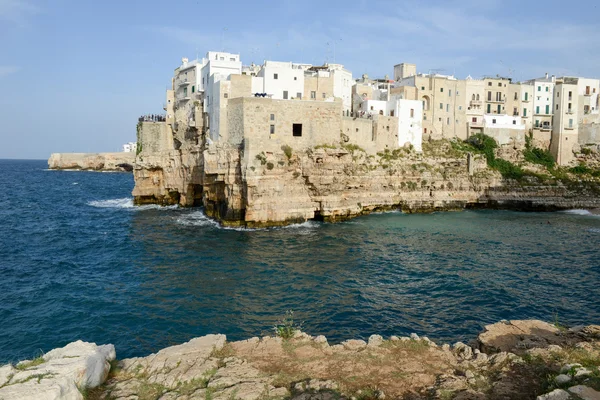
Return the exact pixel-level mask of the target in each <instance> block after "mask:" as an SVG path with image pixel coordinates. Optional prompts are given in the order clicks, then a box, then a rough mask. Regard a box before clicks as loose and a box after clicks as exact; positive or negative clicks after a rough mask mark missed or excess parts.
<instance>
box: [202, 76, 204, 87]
mask: <svg viewBox="0 0 600 400" xmlns="http://www.w3.org/2000/svg"><path fill="white" fill-rule="evenodd" d="M202 84H203V85H204V77H202Z"/></svg>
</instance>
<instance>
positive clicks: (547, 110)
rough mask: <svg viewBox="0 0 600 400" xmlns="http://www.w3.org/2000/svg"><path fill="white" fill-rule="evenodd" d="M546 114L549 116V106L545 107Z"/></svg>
mask: <svg viewBox="0 0 600 400" xmlns="http://www.w3.org/2000/svg"><path fill="white" fill-rule="evenodd" d="M546 114H550V106H549V105H546Z"/></svg>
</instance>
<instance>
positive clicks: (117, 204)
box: [87, 197, 178, 210]
mask: <svg viewBox="0 0 600 400" xmlns="http://www.w3.org/2000/svg"><path fill="white" fill-rule="evenodd" d="M87 205H88V206H92V207H97V208H121V209H129V210H173V209H176V208H178V206H160V205H158V204H146V205H143V206H136V205H134V204H133V199H132V198H131V197H125V198H122V199H109V200H94V201H89V202H88V203H87Z"/></svg>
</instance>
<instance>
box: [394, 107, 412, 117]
mask: <svg viewBox="0 0 600 400" xmlns="http://www.w3.org/2000/svg"><path fill="white" fill-rule="evenodd" d="M392 112H393V111H392ZM410 117H411V118H414V117H415V109H414V108H411V109H410Z"/></svg>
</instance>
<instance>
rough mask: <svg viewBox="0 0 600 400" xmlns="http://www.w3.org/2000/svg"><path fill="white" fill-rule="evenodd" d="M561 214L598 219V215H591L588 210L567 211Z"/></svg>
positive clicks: (599, 215)
mask: <svg viewBox="0 0 600 400" xmlns="http://www.w3.org/2000/svg"><path fill="white" fill-rule="evenodd" d="M563 213H565V214H572V215H585V216H588V217H590V216H591V217H600V214H596V213H593V212H591V211H590V210H567V211H563Z"/></svg>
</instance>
